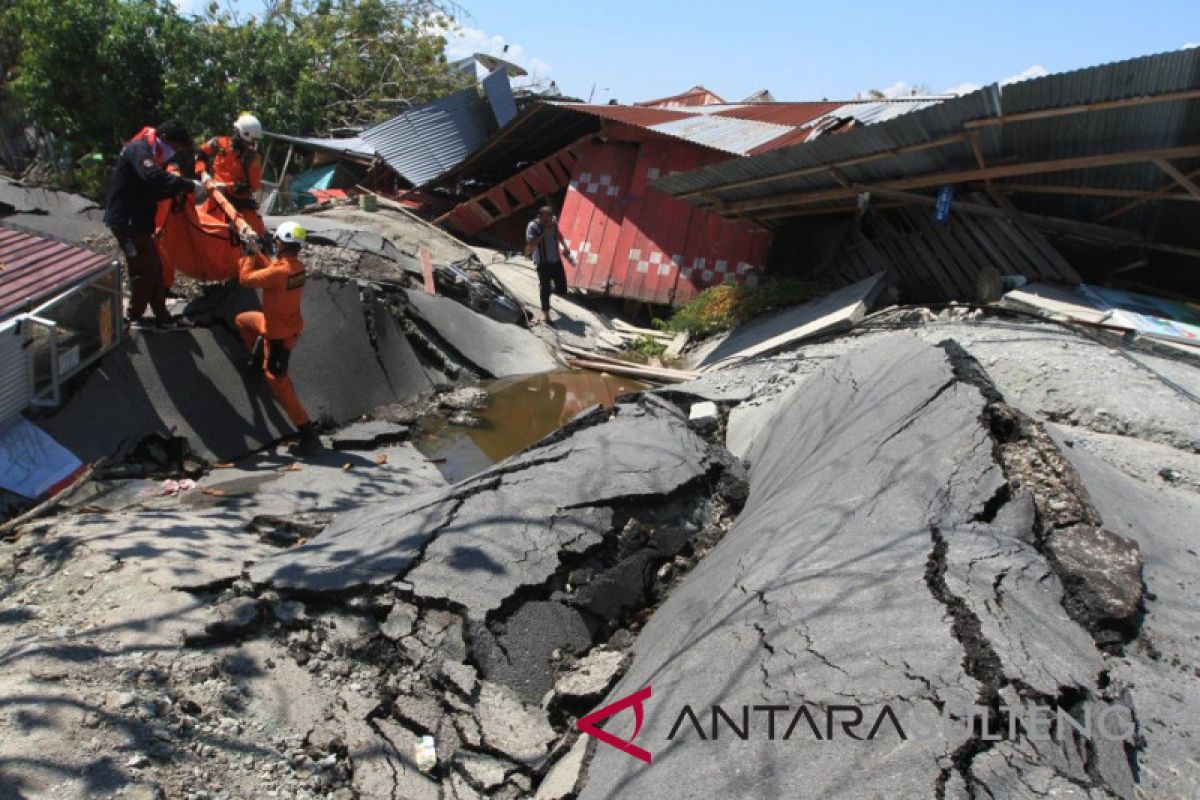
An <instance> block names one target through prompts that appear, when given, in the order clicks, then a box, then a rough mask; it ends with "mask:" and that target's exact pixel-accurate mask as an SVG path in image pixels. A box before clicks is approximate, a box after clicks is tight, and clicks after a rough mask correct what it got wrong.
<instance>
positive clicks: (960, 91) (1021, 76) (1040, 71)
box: [945, 64, 1050, 95]
mask: <svg viewBox="0 0 1200 800" xmlns="http://www.w3.org/2000/svg"><path fill="white" fill-rule="evenodd" d="M1049 74H1050V73H1049V72H1048V71H1047V70H1046V68H1045V67H1043V66H1042V65H1041V64H1032V65H1030V66H1029V67H1027V68H1025V69H1023V70H1021V71H1020V72H1018V73H1017V74H1016V75H1009V76H1008V77H1007V78H1004V79H1003V80H1001V81H999V83H1000V85H1001V86H1007V85H1008V84H1010V83H1017V82H1018V81H1025V80H1029V79H1030V78H1040V77H1042V76H1043V75H1049ZM982 88H983V87H982V86H980V85H979V84H978V83H971V82H970V81H967V82H965V83H960V84H959V85H958V86H952V87H950V88H949V89H947V90H946V91H945V94H955V95H964V94H970V93H971V92H975V91H978V90H980V89H982Z"/></svg>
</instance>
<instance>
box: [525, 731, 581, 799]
mask: <svg viewBox="0 0 1200 800" xmlns="http://www.w3.org/2000/svg"><path fill="white" fill-rule="evenodd" d="M588 741H589V739H588V737H586V736H580V737H579V738H578V739H577V740H576V741H575V744H573V745H571V749H570V750H568V751H567V754H566V755H565V756H563V757H562V758H560V759H559V760H558V761H555V762H554V766H553V767H551V768H550V771H549V772H548V773H546V777H545V778H544V779H543V780H542V782H541V783H540V784H538V789H537V794H535V795H534V796H533V798H534V800H567V798H570V797H574V796H575V790H576V789H577V788H578V786H579V778H580V776H581V775H582V773H583V760H584V757H585V756H586V755H587V748H588Z"/></svg>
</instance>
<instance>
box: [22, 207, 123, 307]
mask: <svg viewBox="0 0 1200 800" xmlns="http://www.w3.org/2000/svg"><path fill="white" fill-rule="evenodd" d="M112 262H113V259H112V257H111V256H106V255H104V254H102V253H95V252H92V251H91V250H84V249H82V248H79V247H72V246H71V245H67V244H63V243H61V242H55V241H53V240H50V239H43V238H42V237H41V236H34V235H32V234H28V233H22V232H21V231H15V230H13V229H11V228H7V227H4V226H3V225H0V318H2V317H6V316H8V315H10V314H14V313H18V312H21V311H27V310H28V309H30V308H32V307H33V306H34V305H36V304H37V302H38V301H39V300H42V299H44V298H46V297H49V296H50V295H53V294H55V293H56V292H60V291H63V290H65V289H67V288H70V287H71V286H74V285H75V284H76V283H79V282H80V281H82V280H84V279H85V278H89V277H91V276H92V275H95V274H97V273H99V272H103V271H104V270H105V269H107V268H108V267H110V266H111V265H112Z"/></svg>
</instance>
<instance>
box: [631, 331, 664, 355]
mask: <svg viewBox="0 0 1200 800" xmlns="http://www.w3.org/2000/svg"><path fill="white" fill-rule="evenodd" d="M629 349H630V350H633V351H635V352H638V353H641V354H642V355H644V356H646V357H647V358H649V357H650V356H661V355H662V354H663V353H665V352H666V351H667V346H666V345H665V344H663V343H662V342H660V341H659V340H658V339H655V338H654V337H653V336H639V337H638V338H636V339H634V340H633V341H632V342H630V343H629Z"/></svg>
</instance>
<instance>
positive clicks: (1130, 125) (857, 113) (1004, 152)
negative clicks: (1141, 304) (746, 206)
mask: <svg viewBox="0 0 1200 800" xmlns="http://www.w3.org/2000/svg"><path fill="white" fill-rule="evenodd" d="M1198 87H1200V50H1198V49H1191V50H1182V51H1173V52H1169V53H1163V54H1159V55H1153V56H1145V57H1141V58H1136V59H1130V60H1127V61H1121V62H1116V63H1112V64H1105V65H1100V66H1095V67H1089V68H1086V69H1081V70H1075V71H1072V72H1066V73H1061V74H1056V75H1050V76H1046V77H1042V78H1035V79H1031V80H1026V81H1022V82H1020V83H1015V84H1010V85H1007V86H1003V87H1001V86H999V85H997V84H992V85H990V86H986V87H983V88H982V89H980V90H979V91H976V92H973V93H971V94H969V95H965V96H963V97H960V98H956V99H951V100H946V101H943V102H934V101H933V99H926V98H911V99H909V98H906V99H905V100H904V101H881V102H880V104H879V105H878V107H876V108H872V105H873V104H874V101H870V102H867V103H865V104H857V103H855V104H846V106H845V107H843V108H839V109H838V110H836V111H834V112H831V113H830V114H829V117H830V118H836V117H839V116H841V117H853V118H854V119H856V120H862V121H863V122H869V123H873V124H868V125H865V126H864V127H861V128H859V127H856V128H855V129H852V130H850V131H848V132H846V133H843V134H840V135H838V136H822V137H819V138H815V139H812V140H808V141H806V142H800V141H797V139H798V138H799V137H797V136H795V135H793V136H792V137H791V141H787V140H782V141H781V142H779V143H775V144H776V145H779V144H788V145H791V146H787V147H779V149H772V150H771V152H768V153H763V154H762V155H757V154H755V155H754V157H752V158H749V159H735V160H732V161H729V162H725V163H722V164H719V165H714V166H711V167H706V168H704V169H700V170H693V171H691V172H686V173H681V174H677V175H672V176H668V177H664V178H663V179H661V180H659V181H657V182H656V183H655V186H656V187H657V188H659V189H662V190H664V191H668V192H671V193H673V194H676V195H687V194H693V193H697V192H704V193H706V194H708V195H709V196H712V197H716V198H717V199H719V200H720V201H722V202H727V203H735V202H738V201H742V200H749V201H753V200H755V199H769V198H773V197H777V196H781V195H788V194H796V193H803V192H810V191H821V190H825V189H831V190H836V189H838V188H839V187H840V186H841V184H840V183H839V182H838V181H837V180H836V179H835V178H834V176H832V175H831V174H830V173H828V172H827V171H825V170H814V171H811V172H808V173H807V174H802V175H794V174H793V173H796V172H803V171H805V170H808V169H810V168H814V167H819V166H821V165H825V164H839V163H840V162H846V161H852V160H859V161H858V163H853V164H850V165H846V166H839V167H838V169H839V171H840V173H841V175H842V177H843V178H845V179H846V180H848V181H850V182H852V183H855V184H860V185H874V184H879V183H881V182H885V181H888V180H895V179H899V178H904V177H909V176H919V175H933V174H937V173H941V172H950V171H954V170H960V169H973V168H975V167H976V165H977V161H976V157H975V153H974V151H973V149H972V148H971V146H970V143H969V142H967V141H958V142H949V143H946V144H942V145H940V146H937V147H931V148H927V149H918V150H915V151H914V150H910V151H907V152H900V153H895V152H892V151H896V150H898V149H901V148H905V147H908V146H912V145H918V146H919V145H921V144H923V143H927V142H931V141H935V140H939V139H946V138H948V137H952V136H954V135H956V134H961V133H963V132H964V131H965V130H968V128H967V127H965V126H964V123H967V122H970V121H978V120H988V119H990V120H992V121H993V122H992V123H991V124H985V125H982V126H972V127H971V128H970V130H972V131H973V132H974V134H975V135H976V136H978V141H979V150H980V153H981V154H982V155H983V157H984V159H985V160H986V162H987V163H988V164H1004V163H1010V162H1012V161H1015V160H1021V161H1025V162H1036V161H1042V160H1051V159H1065V158H1074V157H1079V156H1088V155H1095V154H1100V153H1112V152H1130V151H1139V150H1151V149H1157V148H1168V147H1178V146H1185V145H1190V144H1194V143H1195V142H1197V140H1198V136H1200V99H1189V100H1179V101H1174V102H1162V103H1150V104H1144V105H1133V106H1128V107H1116V108H1114V107H1109V108H1101V109H1095V110H1091V111H1087V112H1083V113H1076V114H1070V115H1060V116H1050V117H1041V118H1035V119H1025V120H1020V119H1009V120H1007V121H1005V122H1004V124H997V123H998V122H999V119H998V118H1001V117H1011V116H1012V115H1018V114H1023V113H1027V112H1031V111H1036V110H1042V109H1054V108H1060V107H1064V106H1084V105H1091V104H1096V103H1104V102H1106V101H1113V100H1122V99H1130V98H1141V97H1146V96H1150V95H1157V94H1170V93H1174V92H1182V91H1188V90H1194V89H1196V88H1198ZM930 102H933V104H932V105H929V103H930ZM905 105H908V106H910V107H909V108H907V109H904V108H903V107H904V106H905ZM921 105H923V106H924V107H916V108H912V106H921ZM897 106H898V107H897ZM902 109H903V110H905V111H906V112H907V113H904V114H903V115H902V116H899V117H894V118H890V119H889V118H888V117H889V115H893V114H894V113H896V112H898V111H900V110H902ZM812 124H813V126H814V127H818V128H819V126H821V125H823V124H826V120H825V119H818V120H814V122H813V123H812ZM876 154H878V155H880V156H881V157H879V158H876V159H873V160H866V161H861V160H860V159H862V158H864V157H867V156H871V155H876ZM1183 166H1185V167H1186V166H1187V165H1183ZM1185 171H1187V170H1186V169H1185ZM784 174H787V175H788V177H786V178H776V176H781V175H784ZM1006 180H1011V181H1013V182H1016V183H1020V184H1025V185H1029V184H1035V183H1042V184H1046V185H1050V186H1075V187H1088V186H1095V187H1103V188H1113V189H1140V190H1143V191H1145V190H1150V189H1155V188H1158V187H1160V186H1163V185H1165V184H1166V183H1167V180H1168V179H1167V178H1166V176H1165V175H1164V174H1163V173H1162V171H1161V170H1159V169H1158V168H1157V167H1155V166H1154V165H1153V164H1152V163H1137V164H1125V165H1120V166H1115V167H1101V168H1094V169H1086V170H1073V171H1069V172H1057V173H1048V174H1045V175H1039V176H1037V177H1036V178H1031V177H1024V178H1013V179H1004V178H998V179H995V181H994V184H995V185H999V186H1003V185H1004V183H1005V181H1006ZM1021 197H1022V207H1023V208H1026V209H1027V210H1031V211H1036V212H1038V213H1046V214H1051V215H1054V216H1065V217H1071V218H1077V219H1095V218H1097V216H1098V215H1102V214H1103V213H1105V212H1106V211H1108V210H1113V209H1116V208H1118V207H1120V206H1121V205H1122V204H1124V203H1125V202H1127V201H1128V198H1119V197H1114V198H1098V197H1091V196H1083V195H1079V196H1070V195H1035V194H1032V193H1030V194H1022V195H1021ZM1175 205H1179V204H1178V203H1176V204H1175ZM814 207H815V206H814ZM1156 215H1157V217H1162V214H1161V213H1157V212H1155V211H1154V209H1153V208H1152V206H1151V204H1146V206H1144V207H1143V208H1141V209H1138V210H1137V211H1135V212H1133V213H1131V214H1129V215H1127V216H1124V217H1122V218H1121V219H1122V221H1123V222H1124V224H1126V225H1128V226H1129V227H1139V226H1141V225H1147V224H1150V218H1151V217H1153V216H1156ZM1193 229H1194V226H1193ZM1196 235H1197V236H1200V231H1196Z"/></svg>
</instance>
